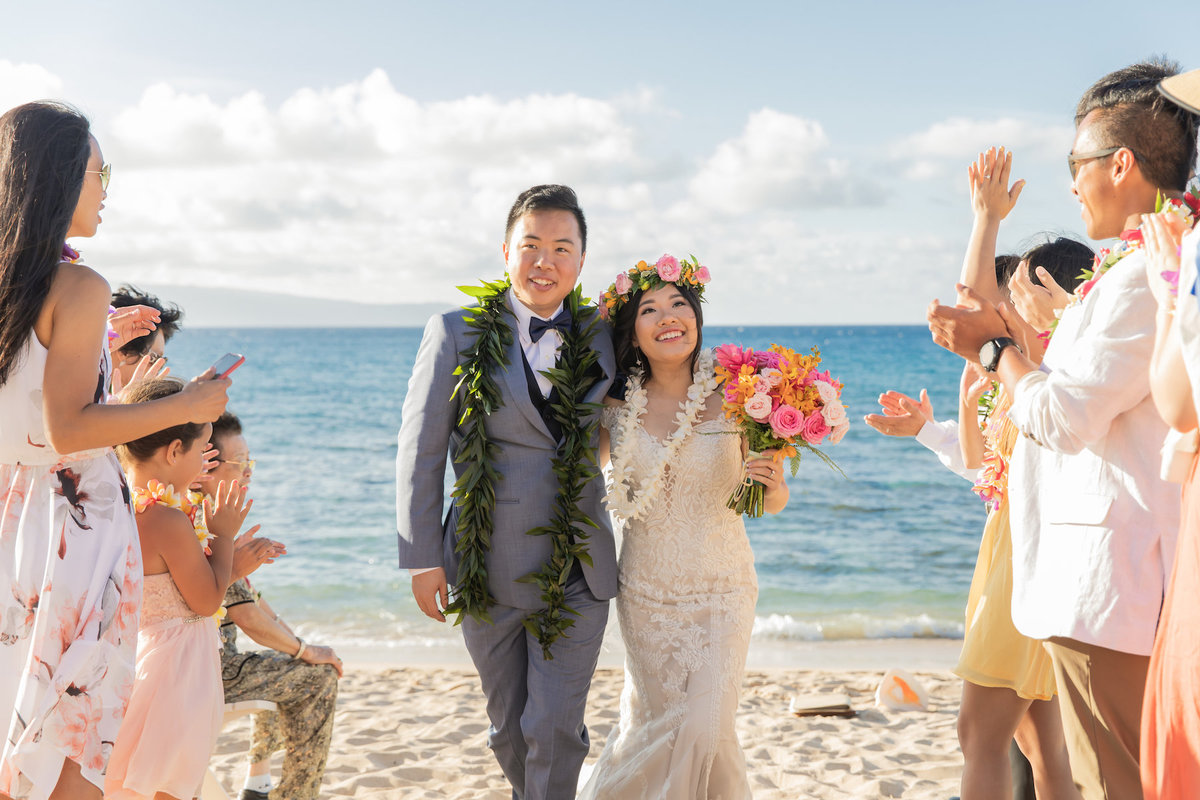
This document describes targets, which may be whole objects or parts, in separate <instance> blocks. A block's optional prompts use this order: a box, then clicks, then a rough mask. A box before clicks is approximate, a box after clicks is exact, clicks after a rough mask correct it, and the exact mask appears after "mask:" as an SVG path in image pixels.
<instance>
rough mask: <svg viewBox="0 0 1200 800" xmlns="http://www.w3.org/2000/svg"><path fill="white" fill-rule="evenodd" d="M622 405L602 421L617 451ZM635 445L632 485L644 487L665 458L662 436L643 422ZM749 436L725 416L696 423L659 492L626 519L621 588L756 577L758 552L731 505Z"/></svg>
mask: <svg viewBox="0 0 1200 800" xmlns="http://www.w3.org/2000/svg"><path fill="white" fill-rule="evenodd" d="M625 413H626V410H625V408H623V407H610V408H606V409H605V411H604V415H603V420H602V421H603V424H604V426H605V427H606V428H608V430H609V432H610V433H611V435H612V437H613V438H612V450H613V452H617V451H618V449H619V447H621V442H620V441H619V439H620V437H621V435H622V427H623V426H622V424H621V423H622V420H623V415H624V414H625ZM635 437H636V441H635V442H634V443H633V447H632V448H630V454H631V458H632V462H633V463H632V473H633V474H632V480H631V481H630V484H631V489H632V491H635V492H636V491H638V490H639V488H640V487H642V486H643V485H645V484H646V483H647V481H648V478H649V477H650V475H649V472H650V470H652V469H653V468H654V467H656V466H657V465H658V463H659V461H660V459H661V452H662V447H664V445H663V443H662V442H660V441H659V440H658V439H655V438H654V437H653V436H651V435H650V434H649V433H647V432H646V430H645V428H644V427H643V426H642V425H640V424H639V425H638V426H637V427H636V433H635ZM742 468H743V458H742V440H741V437H740V436H739V435H738V430H737V427H736V426H735V425H734V424H733V423H732V422H730V421H728V420H726V419H724V418H719V419H713V420H705V421H702V422H699V423H697V424H696V426H695V428H694V430H693V432H692V434H691V435H690V436H688V437H687V439H686V440H684V442H683V443H682V445H681V446H680V448H679V450H678V451H677V452H676V454H675V458H674V459H672V461H671V463H669V464H668V465H667V466H666V470H667V472H666V478H665V480H664V481H663V484H662V490H661V492H660V493H659V495H658V497H657V498H656V499H655V500H654V502H653V503H652V504H651V505H650V507H649V509H647V511H646V513H645V515H644V516H643V517H642V518H640V519H637V520H633V521H632V522H629V523H623V524H620V527H621V534H622V536H623V541H622V546H621V556H620V574H621V586H622V590H626V589H629V590H633V591H637V592H640V593H644V594H646V595H648V596H650V597H653V598H665V597H667V596H676V597H678V596H679V595H681V594H683V595H690V594H708V593H712V592H717V593H720V592H722V591H725V590H728V589H729V588H732V587H734V586H745V585H746V583H747V581H749V582H750V583H753V580H754V578H753V576H754V554H753V552H752V551H751V549H750V543H749V541H748V540H747V539H746V528H745V525H744V524H743V523H742V517H741V515H739V514H736V513H734V512H733V511H732V510H730V509H728V508H726V507H725V501H726V500H727V499H728V498H729V495H730V493H732V492H733V490H734V488H735V487H736V486H737V485H738V483H739V482H740V481H741V480H742Z"/></svg>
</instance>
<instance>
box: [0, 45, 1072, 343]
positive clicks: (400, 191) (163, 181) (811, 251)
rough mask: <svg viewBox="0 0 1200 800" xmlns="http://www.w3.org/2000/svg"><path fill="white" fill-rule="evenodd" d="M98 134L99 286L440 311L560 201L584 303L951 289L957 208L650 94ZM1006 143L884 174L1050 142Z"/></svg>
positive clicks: (327, 98)
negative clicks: (631, 278) (694, 272)
mask: <svg viewBox="0 0 1200 800" xmlns="http://www.w3.org/2000/svg"><path fill="white" fill-rule="evenodd" d="M5 76H7V77H8V78H9V80H8V81H4V80H2V79H3V78H4V77H5ZM18 77H19V80H18ZM18 83H19V84H20V85H21V86H23V87H25V89H24V90H23V91H29V92H30V93H31V96H33V95H36V94H53V93H55V92H56V91H57V92H61V81H59V79H58V78H57V77H56V76H55V75H53V74H52V73H50V72H49V71H47V70H44V69H42V68H41V67H35V66H30V65H12V64H8V63H7V62H2V61H0V85H4V86H6V87H8V88H11V87H12V86H16V85H17V84H18ZM30 87H32V88H30ZM35 90H36V91H35ZM105 122H108V123H110V124H108V125H102V126H100V128H101V130H102V131H104V133H103V137H102V141H101V144H102V146H103V147H104V149H105V156H106V157H107V158H108V159H110V160H112V161H113V162H114V163H115V164H116V172H115V174H114V177H113V183H112V187H111V194H110V196H109V198H108V201H107V208H106V211H105V224H104V226H103V229H102V231H103V233H102V235H101V236H99V237H98V238H97V239H95V240H94V241H88V242H81V243H79V244H80V245H81V246H82V248H83V249H84V250H85V253H86V254H87V256H88V257H89V262H90V263H92V264H94V265H96V266H98V267H99V268H100V269H101V270H102V271H103V272H104V273H105V274H106V275H107V276H108V277H109V278H110V279H111V280H112V281H113V282H114V283H115V282H121V281H133V282H138V283H145V284H148V285H155V286H158V287H169V286H171V285H206V286H209V287H229V288H240V289H253V290H258V291H267V292H280V293H285V294H292V295H298V296H304V297H317V298H328V299H335V300H358V301H367V302H382V303H429V302H445V303H447V304H449V303H452V302H456V301H458V300H459V299H460V298H458V297H457V293H456V292H455V291H454V289H453V287H454V286H455V285H457V284H461V283H466V282H472V281H473V280H474V279H475V278H477V277H481V276H482V277H491V276H495V275H498V274H500V272H501V271H502V269H503V264H502V262H501V257H500V240H501V238H502V236H503V224H504V216H505V213H506V212H507V210H508V206H509V204H510V203H511V202H512V200H513V198H514V197H515V196H516V194H517V193H518V192H519V191H521V190H522V189H524V188H526V187H528V186H530V185H533V184H535V183H543V182H560V183H567V184H570V185H572V186H574V187H575V188H576V190H577V191H578V192H579V195H580V197H581V199H582V201H583V205H584V208H585V209H586V210H587V214H588V219H589V222H590V228H591V231H590V234H591V235H590V237H589V248H588V250H589V254H588V262H587V268H586V269H585V272H584V276H583V280H584V285H585V288H586V289H587V290H588V292H589V293H591V294H593V295H594V294H595V293H596V292H598V291H600V290H602V289H603V288H604V287H605V286H606V285H607V284H608V282H609V281H610V280H611V279H612V276H613V275H614V274H615V273H616V272H617V271H619V270H621V269H623V268H625V267H627V266H628V265H629V264H631V263H634V262H636V261H637V260H638V259H642V258H647V259H652V258H657V257H658V255H660V254H661V253H663V252H672V253H676V254H678V255H685V254H691V253H694V254H695V255H697V256H698V257H700V258H701V260H702V261H703V262H704V263H706V264H707V265H709V266H710V267H711V268H712V269H713V271H714V275H715V276H716V283H714V285H713V287H712V291H711V292H710V293H709V294H710V302H711V305H710V311H709V314H710V316H709V319H710V320H714V321H723V322H772V323H789V322H796V323H802V322H856V321H891V322H900V321H909V322H915V321H919V320H920V319H921V318H922V311H923V309H924V306H925V304H926V303H927V301H928V299H929V298H930V297H932V296H933V294H935V293H937V292H939V291H943V289H944V288H945V287H946V286H951V285H952V284H953V279H954V276H955V275H956V274H957V261H958V259H959V258H960V255H959V248H960V247H961V242H960V238H962V237H965V233H966V231H965V230H963V231H962V232H961V237H960V236H955V235H953V234H954V233H956V232H955V231H953V230H949V231H948V230H947V225H948V224H949V223H947V218H948V215H947V214H946V213H945V209H946V206H947V205H948V204H949V203H950V202H951V198H952V196H951V195H948V194H946V193H944V192H938V193H936V194H935V195H934V197H935V198H936V200H937V202H939V203H941V205H939V206H937V207H936V208H932V207H930V202H931V201H929V200H928V198H927V197H923V196H922V197H918V196H916V195H917V193H915V192H910V191H909V189H910V187H909V186H907V185H906V184H904V183H901V179H900V177H899V174H898V173H899V171H893V172H894V173H895V174H896V177H894V178H893V179H892V180H891V182H890V183H889V182H888V181H887V180H886V174H887V173H888V171H887V170H883V171H882V173H881V171H880V170H879V169H878V163H876V164H874V165H872V164H866V163H862V162H856V161H852V160H851V159H850V158H849V157H848V151H847V150H846V149H845V148H843V147H839V144H838V143H837V142H834V141H831V140H830V138H829V136H828V135H827V134H826V132H825V130H824V128H823V127H822V125H821V124H820V123H819V122H818V121H815V120H810V119H805V118H802V117H798V116H794V115H789V114H784V113H781V112H778V111H775V110H771V109H762V110H759V111H757V112H754V113H751V114H749V115H748V116H747V118H746V120H745V124H744V127H743V128H742V129H741V130H740V131H739V132H738V133H737V135H735V136H733V137H732V138H730V139H728V140H726V141H709V142H704V141H701V142H700V143H699V144H698V145H696V144H695V143H693V145H692V146H693V150H692V151H688V150H687V149H686V148H685V147H682V146H680V145H679V144H678V143H677V142H676V141H675V137H676V132H677V130H678V129H679V128H680V127H683V126H688V125H689V122H690V121H689V120H687V119H684V118H682V117H680V116H679V115H678V113H677V112H675V111H673V110H671V109H670V108H669V107H668V106H667V105H666V104H665V103H664V102H663V100H662V98H660V97H659V95H658V94H657V93H656V92H654V91H650V90H646V89H637V90H635V91H632V92H628V93H625V94H622V95H618V96H615V97H613V98H610V99H600V98H591V97H582V96H579V95H575V94H569V93H567V94H554V95H550V94H530V95H525V96H519V97H511V98H497V97H493V96H489V95H471V96H467V97H460V98H454V99H446V100H438V101H424V100H417V99H414V98H412V97H409V96H407V95H405V94H403V93H402V92H400V91H397V89H396V88H395V87H394V86H393V85H392V83H391V81H390V80H389V78H388V76H387V74H386V73H384V72H383V71H381V70H376V71H374V72H372V73H370V74H369V75H366V76H365V77H364V78H363V79H362V80H358V81H353V82H350V83H347V84H344V85H341V86H334V87H323V88H300V89H297V90H296V91H294V92H292V93H291V94H290V95H289V96H287V97H285V98H284V99H283V100H282V101H279V102H269V101H268V100H267V98H266V97H265V96H264V95H263V94H261V93H259V92H254V91H250V92H244V93H241V94H237V95H236V96H232V97H226V98H216V97H214V96H210V95H207V94H205V93H203V92H198V91H184V90H182V89H181V88H179V86H177V85H172V84H168V83H161V82H160V83H155V84H152V85H150V86H148V87H147V88H146V89H145V90H144V91H143V92H142V94H141V96H140V97H139V98H138V99H137V101H136V102H135V103H134V104H132V105H130V106H127V107H125V108H123V109H121V110H119V111H117V112H116V113H115V114H113V115H112V116H111V118H110V119H108V120H105ZM1005 124H1006V125H1008V127H1005V126H1004V125H1001V126H1000V127H999V128H997V127H996V126H995V125H994V124H992V123H983V122H979V123H970V122H966V121H962V120H957V121H956V120H951V121H947V122H945V123H941V124H939V125H935V126H932V127H931V128H929V129H928V130H926V131H924V132H922V133H920V134H917V135H914V136H911V137H908V138H907V139H905V140H904V141H903V142H898V143H897V144H896V146H895V148H893V151H889V152H885V153H884V154H883V156H882V157H881V158H882V159H884V160H886V159H888V158H890V157H893V156H892V155H891V153H892V152H894V153H900V152H905V153H907V154H908V156H907V157H911V158H914V159H916V160H918V161H920V162H921V163H928V164H929V165H931V166H930V170H931V172H930V175H931V176H932V177H936V176H937V175H938V174H940V171H941V170H944V169H945V165H946V164H948V163H949V159H956V160H958V161H960V162H961V161H962V160H963V159H964V158H967V157H969V156H970V155H973V152H974V148H976V147H978V146H979V145H978V144H977V143H976V142H975V141H973V140H974V139H980V140H981V141H989V140H991V137H992V136H996V137H998V138H1000V139H1002V140H1005V141H1006V142H1007V143H1010V144H1013V145H1014V146H1015V145H1026V146H1029V147H1032V148H1034V149H1035V150H1047V151H1049V150H1050V149H1051V148H1052V146H1053V148H1054V152H1055V153H1056V154H1057V152H1058V149H1059V148H1058V147H1057V139H1058V137H1057V136H1056V135H1055V134H1052V133H1049V132H1046V131H1037V130H1033V129H1032V128H1030V127H1029V126H1027V125H1024V124H1023V123H1022V124H1016V123H1013V124H1009V123H1005ZM1023 125H1024V126H1023ZM1014 126H1015V127H1014ZM996 131H999V132H1000V134H1004V133H1008V134H1009V136H1008V137H1007V138H1005V137H1004V136H1001V135H1000V134H997V133H996ZM985 134H986V135H985ZM964 142H967V143H966V144H964ZM955 148H958V149H957V150H956V149H955ZM696 150H699V152H701V153H706V155H703V156H700V157H697V155H696ZM881 175H882V177H881ZM923 191H924V190H923ZM924 194H926V195H928V194H929V192H928V191H924ZM897 198H900V199H899V200H897ZM963 199H964V206H963V209H962V210H963V211H964V212H965V210H966V207H965V194H964V198H963ZM954 202H957V200H954ZM1023 202H1024V201H1023ZM950 218H951V219H952V221H953V217H952V215H950ZM953 224H955V225H956V224H958V222H954V223H953ZM164 295H165V296H166V297H168V298H169V297H170V293H169V292H168V291H164ZM264 313H265V314H268V315H269V310H264Z"/></svg>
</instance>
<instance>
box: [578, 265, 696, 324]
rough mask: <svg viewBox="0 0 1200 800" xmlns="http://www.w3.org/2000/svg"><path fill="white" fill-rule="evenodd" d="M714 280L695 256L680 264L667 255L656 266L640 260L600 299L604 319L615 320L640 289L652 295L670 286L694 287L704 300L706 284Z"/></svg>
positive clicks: (612, 284)
mask: <svg viewBox="0 0 1200 800" xmlns="http://www.w3.org/2000/svg"><path fill="white" fill-rule="evenodd" d="M711 279H712V275H710V274H709V271H708V267H702V266H700V262H699V261H697V260H696V257H695V256H688V257H687V258H685V259H684V260H683V261H680V260H679V259H677V258H675V256H670V255H664V256H662V257H661V258H659V259H658V261H655V262H654V263H653V264H647V263H646V262H645V261H639V262H638V263H637V265H636V266H633V267H630V268H629V270H628V271H627V272H621V273H618V274H617V279H616V280H615V281H613V282H612V283H611V284H609V287H608V291H606V292H605V293H604V294H603V295H601V296H600V316H601V317H602V318H603V319H611V318H612V317H615V316H616V315H617V312H618V311H620V310H621V307H622V306H624V305H625V304H626V303H628V302H629V298H630V297H632V296H633V293H634V292H636V291H637V290H639V289H641V290H642V291H643V292H650V291H653V290H655V289H657V288H658V287H660V286H665V285H666V284H668V283H673V284H675V285H676V286H690V287H692V289H693V290H695V292H696V296H697V297H699V298H700V300H704V284H706V283H708V282H709V281H710V280H711Z"/></svg>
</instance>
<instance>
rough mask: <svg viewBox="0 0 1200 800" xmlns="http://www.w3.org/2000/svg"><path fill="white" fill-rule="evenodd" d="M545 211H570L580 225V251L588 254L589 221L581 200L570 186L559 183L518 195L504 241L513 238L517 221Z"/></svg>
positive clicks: (535, 187) (534, 188)
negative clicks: (533, 212)
mask: <svg viewBox="0 0 1200 800" xmlns="http://www.w3.org/2000/svg"><path fill="white" fill-rule="evenodd" d="M544 209H558V210H560V211H570V212H571V213H572V214H574V215H575V221H576V222H578V223H579V239H580V241H579V249H580V252H583V253H586V252H587V220H585V219H584V218H583V209H582V208H580V207H579V198H578V197H576V196H575V190H574V189H572V188H571V187H570V186H563V185H561V184H557V183H543V184H541V185H540V186H532V187H530V188H528V189H526V190H525V191H523V192H521V194H519V195H517V202H515V203H513V206H512V208H511V209H510V210H509V212H508V226H507V227H505V229H504V241H505V242H507V241H508V239H509V237H510V236H512V232H513V228H514V227H515V226H516V224H517V220H519V219H520V218H521V217H523V216H525V215H526V214H528V213H530V212H532V211H542V210H544Z"/></svg>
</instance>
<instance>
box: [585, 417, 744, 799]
mask: <svg viewBox="0 0 1200 800" xmlns="http://www.w3.org/2000/svg"><path fill="white" fill-rule="evenodd" d="M709 402H713V400H711V399H710V400H709ZM626 412H627V409H626V408H606V409H605V411H604V415H603V424H604V426H605V427H606V428H608V430H609V431H610V432H611V434H612V437H613V441H612V447H613V451H614V452H616V451H617V449H618V448H619V447H620V446H621V444H622V443H621V442H620V441H619V439H620V437H621V436H622V433H621V431H622V424H621V421H622V418H623V417H622V415H623V414H624V413H626ZM709 434H718V435H709ZM636 437H637V439H636V441H635V442H633V443H632V444H633V448H632V454H633V455H632V469H633V478H634V480H633V481H632V482H631V485H633V486H635V487H636V486H642V485H645V482H646V479H647V472H649V471H650V470H651V469H652V468H653V467H654V466H656V465H657V464H658V463H659V460H660V458H661V448H662V447H663V444H662V443H660V442H659V441H658V440H656V439H654V438H653V437H652V436H650V434H648V433H647V432H646V431H645V429H644V428H643V427H642V426H641V425H640V424H639V425H638V426H637V428H636ZM742 463H743V462H742V444H741V437H740V436H739V435H737V429H736V427H735V426H734V425H733V424H732V423H730V422H728V421H726V420H724V419H717V420H709V421H704V422H700V423H697V424H696V425H695V427H694V428H693V430H692V433H691V434H690V435H688V436H687V437H686V438H685V439H684V440H683V442H682V445H681V447H680V448H679V449H678V450H677V451H676V453H675V457H674V458H673V459H672V461H671V462H670V463H669V464H668V465H667V476H666V480H665V481H664V483H663V486H662V490H661V493H660V494H659V496H658V498H657V499H656V500H655V501H654V502H653V503H652V504H651V506H650V508H649V510H648V511H647V512H646V514H645V516H644V517H642V518H640V519H637V520H634V521H632V522H630V523H628V524H625V525H623V526H621V532H622V535H623V540H622V544H621V555H620V559H619V570H620V588H619V590H618V593H617V617H618V620H619V621H620V625H621V635H622V638H623V639H624V641H625V650H626V655H625V685H624V688H623V690H622V692H621V718H620V722H619V724H618V726H617V727H616V728H615V729H614V730H613V732H612V734H611V735H610V737H609V739H608V744H607V746H606V747H605V749H604V752H603V753H602V754H601V756H600V760H599V762H597V764H596V768H595V770H594V771H593V773H592V776H591V779H590V780H589V781H588V783H587V785H586V786H585V788H584V790H583V793H582V795H581V797H582V798H586V800H599V799H601V798H614V799H617V798H619V800H651V798H653V799H654V800H675V799H677V798H678V799H679V800H683V798H686V799H687V800H694V799H695V798H714V799H715V798H721V800H742V798H748V797H750V787H749V783H748V781H747V778H746V762H745V757H744V756H743V754H742V747H741V744H740V743H739V742H738V738H737V733H736V731H735V730H734V717H735V715H736V713H737V708H738V695H739V692H740V689H741V683H742V675H743V671H744V670H745V666H746V652H747V650H748V649H749V646H750V634H751V632H752V630H753V628H754V606H755V602H756V601H757V599H758V580H757V578H756V576H755V574H754V553H753V551H752V550H751V549H750V542H749V540H748V539H747V538H746V528H745V526H744V525H743V523H742V517H741V516H740V515H739V514H735V513H734V512H733V511H731V510H729V509H728V508H726V507H725V501H726V499H727V498H728V497H729V495H730V493H731V492H732V491H733V489H734V488H735V487H736V486H737V485H738V484H739V482H740V481H741V478H742Z"/></svg>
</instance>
